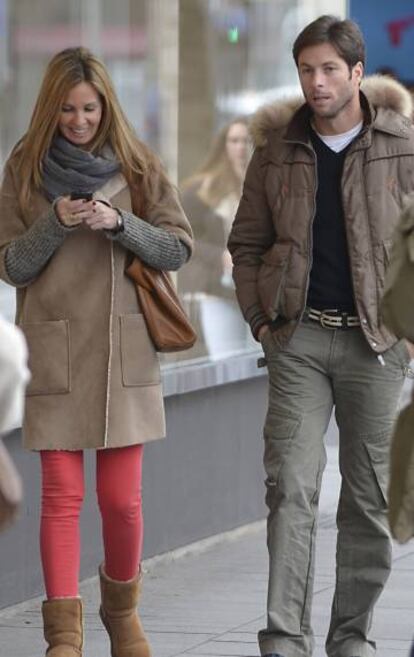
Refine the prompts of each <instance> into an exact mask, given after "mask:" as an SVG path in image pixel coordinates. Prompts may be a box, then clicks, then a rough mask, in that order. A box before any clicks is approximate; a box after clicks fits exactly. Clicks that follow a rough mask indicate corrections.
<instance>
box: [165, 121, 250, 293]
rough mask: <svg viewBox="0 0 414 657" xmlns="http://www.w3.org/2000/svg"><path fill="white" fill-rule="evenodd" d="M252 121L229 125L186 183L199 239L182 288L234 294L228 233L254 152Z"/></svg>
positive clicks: (185, 202)
mask: <svg viewBox="0 0 414 657" xmlns="http://www.w3.org/2000/svg"><path fill="white" fill-rule="evenodd" d="M247 125H248V123H247V119H246V118H243V117H242V118H237V119H234V120H233V121H232V122H231V123H229V124H227V125H226V126H224V127H223V128H222V129H221V131H220V132H219V134H218V135H217V137H216V139H215V140H214V142H213V144H212V147H211V150H210V153H209V154H208V155H207V158H206V160H205V162H204V164H203V165H202V166H201V167H200V169H199V170H198V171H197V172H196V173H195V174H194V175H192V176H191V177H190V178H188V179H187V180H185V181H184V182H183V183H182V185H181V190H182V201H183V207H184V209H185V211H186V214H187V216H188V217H189V219H190V222H191V227H192V229H193V231H194V237H195V240H196V244H197V246H196V249H195V254H194V258H193V259H192V260H191V263H190V264H189V265H187V266H186V267H183V269H182V271H181V272H180V274H179V276H178V281H179V288H180V291H181V292H205V293H207V294H213V295H217V296H220V297H227V298H229V297H230V298H233V297H234V291H233V285H232V282H231V269H232V264H231V258H230V254H229V252H228V250H227V238H228V236H229V234H230V229H231V225H232V223H233V219H234V215H235V213H236V210H237V206H238V203H239V200H240V196H241V193H242V186H243V180H244V176H245V173H246V168H247V164H248V161H249V157H250V154H251V148H250V141H249V133H248V127H247Z"/></svg>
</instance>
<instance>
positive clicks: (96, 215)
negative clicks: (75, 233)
mask: <svg viewBox="0 0 414 657" xmlns="http://www.w3.org/2000/svg"><path fill="white" fill-rule="evenodd" d="M84 207H85V213H84V214H85V216H84V218H83V220H84V222H85V224H86V225H87V226H89V228H90V229H91V230H113V229H114V228H116V227H117V226H118V213H117V211H116V210H114V208H111V207H110V206H109V205H107V204H106V203H102V201H88V202H87V203H85V206H84Z"/></svg>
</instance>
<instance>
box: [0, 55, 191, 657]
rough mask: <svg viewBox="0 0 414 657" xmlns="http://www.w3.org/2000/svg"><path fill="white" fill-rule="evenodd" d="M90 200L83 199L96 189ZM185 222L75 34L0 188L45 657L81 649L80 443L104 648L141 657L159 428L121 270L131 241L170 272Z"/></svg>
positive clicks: (0, 252)
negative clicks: (151, 452) (36, 484)
mask: <svg viewBox="0 0 414 657" xmlns="http://www.w3.org/2000/svg"><path fill="white" fill-rule="evenodd" d="M91 195H92V200H88V199H89V198H91ZM191 249H192V240H191V229H190V227H189V224H188V222H187V220H186V218H185V215H184V213H183V210H182V208H181V206H180V204H179V202H178V200H177V195H176V193H175V190H174V189H173V188H172V186H171V184H170V183H169V182H168V180H167V178H166V176H165V174H164V173H163V171H162V169H161V166H160V164H159V162H158V160H157V159H156V157H155V156H154V155H153V154H152V153H151V152H150V151H149V149H148V148H147V147H145V146H144V144H142V143H141V142H140V141H139V140H138V139H137V137H136V136H135V134H134V132H133V130H132V128H131V126H130V124H129V123H128V121H127V119H126V118H125V115H124V113H123V111H122V109H121V107H120V105H119V102H118V99H117V97H116V95H115V92H114V89H113V86H112V83H111V81H110V79H109V76H108V72H107V71H106V69H105V67H104V66H103V64H102V63H101V62H100V61H99V60H98V59H97V58H96V57H94V56H93V55H92V54H91V53H90V52H89V51H88V50H86V49H84V48H71V49H68V50H64V51H62V52H60V53H58V54H57V55H56V56H55V57H54V58H53V59H52V60H51V61H50V63H49V65H48V68H47V70H46V74H45V77H44V80H43V83H42V86H41V89H40V92H39V96H38V99H37V102H36V105H35V108H34V111H33V115H32V118H31V122H30V125H29V128H28V130H27V132H26V134H25V135H24V137H23V138H22V139H21V140H20V142H19V143H18V144H17V145H16V147H15V148H14V150H13V152H12V154H11V156H10V158H9V160H8V162H7V163H6V167H5V173H4V181H3V186H2V189H1V193H0V275H1V277H2V278H3V279H4V280H5V281H6V282H8V283H10V284H11V285H14V286H15V287H16V288H17V322H18V324H19V325H20V326H21V328H22V329H23V331H24V333H25V336H26V339H27V342H28V347H29V365H30V369H31V374H32V379H31V382H30V385H29V388H28V394H27V403H26V415H25V421H24V427H23V433H24V444H25V447H26V448H28V449H32V450H37V451H39V452H40V460H41V467H42V510H41V528H40V544H41V557H42V565H43V572H44V580H45V588H46V596H47V600H46V601H45V602H44V603H43V607H42V611H43V620H44V633H45V638H46V641H47V643H48V644H49V648H48V651H47V655H48V657H75V655H76V657H79V655H81V654H82V641H83V640H82V603H81V600H80V598H79V590H78V575H79V560H80V548H79V512H80V508H81V505H82V500H83V494H84V492H83V450H84V449H87V448H93V449H96V450H97V494H98V503H99V508H100V512H101V515H102V527H103V544H104V555H105V561H104V564H102V565H101V567H100V581H101V592H102V604H101V608H100V615H101V618H102V621H103V623H104V625H105V627H106V629H107V631H108V633H109V636H110V640H111V648H112V655H113V657H130V656H132V655H133V656H134V657H147V656H148V655H150V648H149V646H148V643H147V641H146V639H145V636H144V634H143V631H142V628H141V625H140V622H139V618H138V616H137V614H136V604H137V599H138V596H139V590H140V565H139V564H140V557H141V546H142V512H141V467H142V450H143V443H145V442H147V441H150V440H155V439H157V438H160V437H162V436H163V435H164V415H163V407H162V394H161V387H160V373H159V366H158V359H157V355H156V353H155V351H154V348H153V346H152V343H151V341H150V338H149V335H148V333H147V330H146V327H145V323H144V320H143V316H142V314H141V313H140V309H139V307H138V304H137V298H136V294H135V291H134V287H133V284H132V282H131V281H130V280H129V279H128V278H127V277H126V276H125V274H124V269H125V263H126V260H127V259H128V254H131V253H132V254H136V255H138V256H139V257H140V258H141V259H142V260H143V261H145V262H146V263H147V264H149V265H151V266H152V267H155V268H158V269H168V270H176V269H178V268H179V267H180V266H181V265H182V264H183V263H184V262H185V261H186V260H187V259H188V257H189V255H190V253H191Z"/></svg>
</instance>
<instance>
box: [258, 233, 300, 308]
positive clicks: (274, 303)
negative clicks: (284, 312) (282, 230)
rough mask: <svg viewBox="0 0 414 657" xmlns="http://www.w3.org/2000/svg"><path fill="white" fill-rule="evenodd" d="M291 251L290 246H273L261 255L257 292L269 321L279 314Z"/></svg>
mask: <svg viewBox="0 0 414 657" xmlns="http://www.w3.org/2000/svg"><path fill="white" fill-rule="evenodd" d="M291 249H292V247H291V245H290V244H274V245H273V246H272V248H271V249H269V250H268V251H266V253H264V254H263V255H262V263H263V264H262V265H261V267H260V270H259V276H258V280H257V291H258V293H259V298H260V302H261V304H262V307H263V309H264V311H265V312H266V314H267V315H268V316H269V317H270V318H271V319H275V318H276V316H277V315H278V314H279V312H280V305H281V297H282V292H283V287H284V281H285V277H286V271H287V268H288V264H289V258H290V252H291Z"/></svg>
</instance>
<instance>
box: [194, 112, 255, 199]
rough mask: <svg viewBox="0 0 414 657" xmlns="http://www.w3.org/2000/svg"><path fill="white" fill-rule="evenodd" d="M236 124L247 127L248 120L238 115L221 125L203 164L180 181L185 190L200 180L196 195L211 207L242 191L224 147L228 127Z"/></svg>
mask: <svg viewBox="0 0 414 657" xmlns="http://www.w3.org/2000/svg"><path fill="white" fill-rule="evenodd" d="M238 124H241V125H245V126H246V127H248V125H249V120H248V119H247V118H246V117H245V116H240V117H237V118H235V119H233V120H232V121H230V122H229V123H227V124H226V125H225V126H223V127H222V128H221V130H220V131H219V132H218V134H217V136H216V137H215V139H214V141H213V143H212V145H211V148H210V150H209V152H208V154H207V157H206V159H205V160H204V162H203V164H202V165H201V166H200V168H199V169H198V170H197V171H196V172H195V173H194V174H193V175H192V176H190V177H189V178H187V180H184V181H183V183H182V189H183V190H185V189H186V188H188V187H189V186H190V185H192V184H194V183H196V182H201V187H200V189H199V191H198V195H199V196H200V198H201V199H202V200H203V201H204V202H205V203H206V204H207V205H209V206H211V207H214V206H216V205H217V204H218V203H219V202H220V201H221V200H222V199H223V198H225V197H226V196H228V195H229V194H232V193H234V194H237V195H240V194H241V191H242V185H243V180H241V179H240V177H239V176H238V175H237V173H236V172H235V170H234V168H233V166H232V165H231V162H230V160H229V157H228V155H227V148H226V142H227V137H228V134H229V131H230V128H232V127H233V126H234V125H238Z"/></svg>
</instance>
